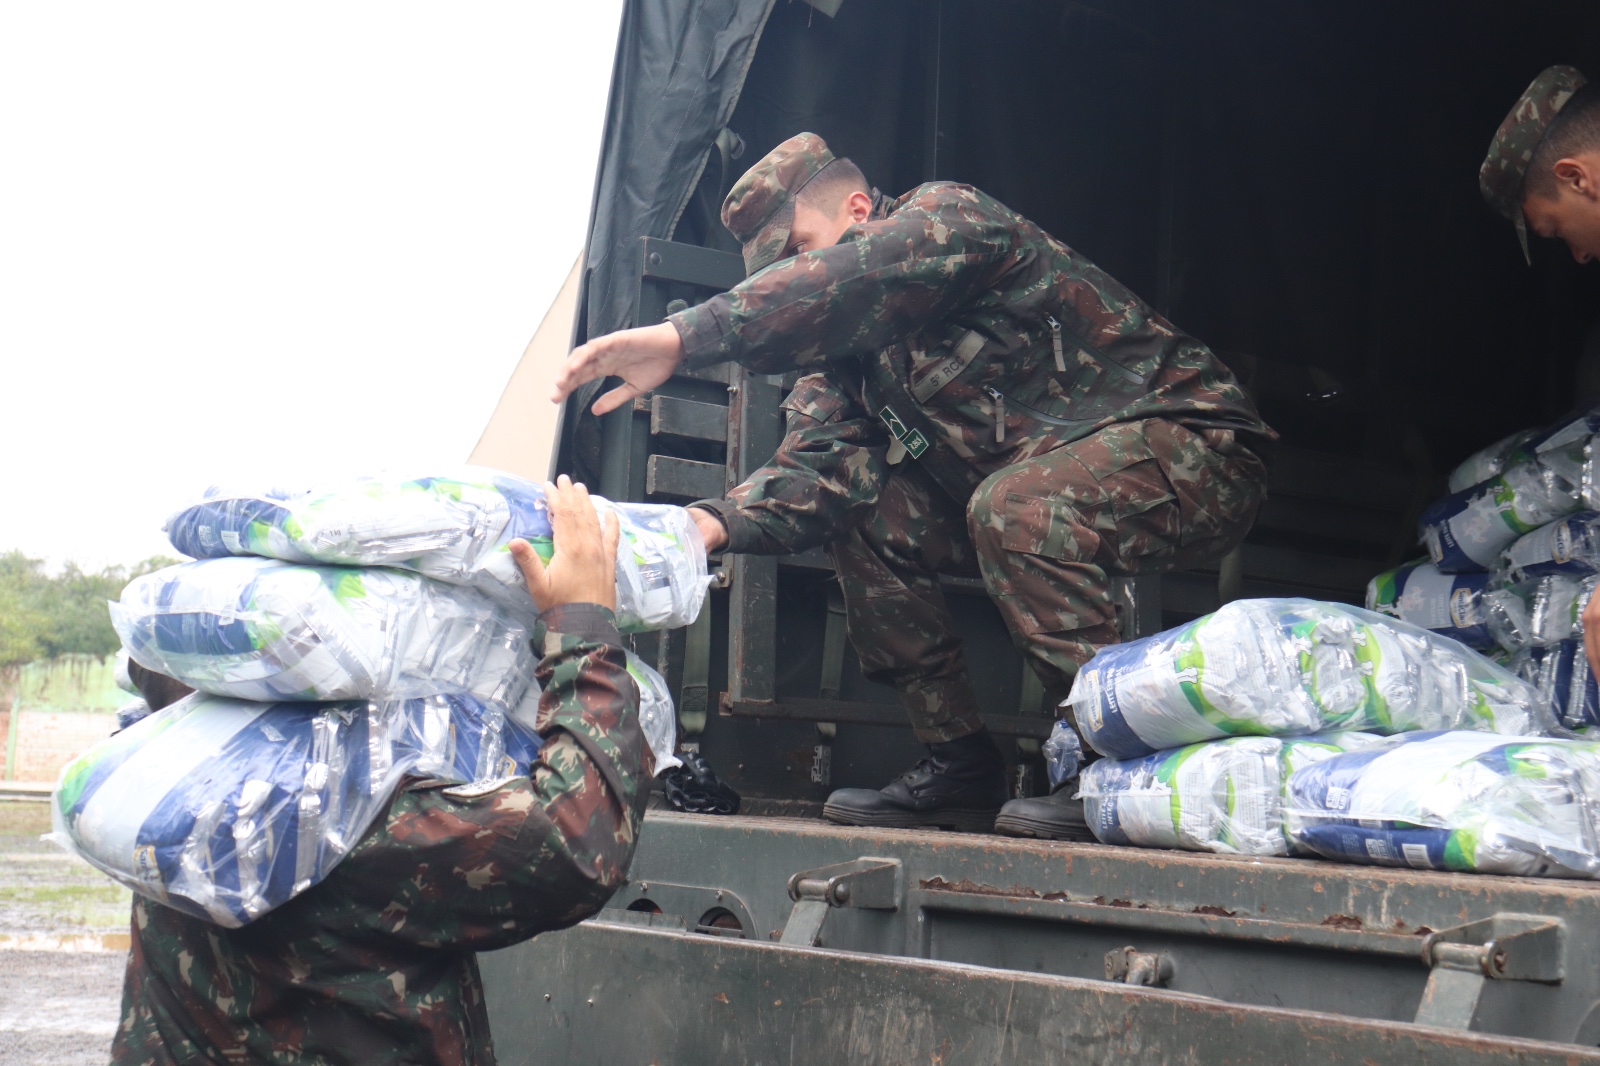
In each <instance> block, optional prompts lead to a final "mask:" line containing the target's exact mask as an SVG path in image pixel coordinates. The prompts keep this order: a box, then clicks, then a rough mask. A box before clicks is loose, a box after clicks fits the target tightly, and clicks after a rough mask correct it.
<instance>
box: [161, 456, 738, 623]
mask: <svg viewBox="0 0 1600 1066" xmlns="http://www.w3.org/2000/svg"><path fill="white" fill-rule="evenodd" d="M594 499H595V502H596V505H597V506H598V507H599V508H600V509H601V510H606V509H614V510H615V511H616V512H617V515H618V518H619V520H620V525H621V531H622V541H621V543H620V544H619V546H618V550H617V621H618V626H619V628H621V629H622V630H623V631H624V632H638V631H641V630H647V629H670V628H673V627H675V626H683V625H688V624H689V623H690V622H692V621H694V619H695V617H696V616H697V615H698V614H699V613H700V606H701V604H702V603H704V601H705V595H706V589H707V587H708V585H709V579H708V577H707V572H706V552H705V545H704V544H703V543H702V542H701V540H700V533H699V530H698V529H696V527H695V524H694V521H693V520H692V519H691V518H690V517H689V513H688V511H687V510H685V509H684V508H682V507H673V506H668V505H665V504H645V503H624V504H613V503H611V502H610V501H607V500H603V499H601V498H600V497H595V498H594ZM166 532H167V537H168V539H169V540H171V542H172V546H173V547H174V548H176V549H177V550H178V551H180V552H182V553H184V554H185V555H188V556H191V557H193V558H196V559H209V558H218V557H222V556H228V555H260V556H266V557H268V558H273V559H283V560H285V561H288V562H302V563H303V562H321V563H333V564H343V565H357V566H390V567H399V568H401V569H405V570H415V571H417V572H418V573H421V574H424V575H426V576H427V577H431V578H434V579H435V580H438V581H445V582H448V583H450V584H455V585H468V586H471V587H473V588H477V589H479V590H480V591H482V592H484V593H486V594H487V595H489V596H491V597H493V598H495V599H496V600H498V601H499V602H500V603H502V604H504V605H506V606H508V607H511V608H513V609H516V610H519V611H529V612H531V611H532V610H533V604H532V602H531V601H530V600H529V598H528V594H527V587H526V585H525V584H524V583H523V580H522V573H521V571H520V570H518V569H517V566H516V563H515V562H514V561H513V560H512V558H511V552H510V550H509V548H508V545H509V544H510V543H511V541H513V540H515V539H517V538H522V539H525V540H527V541H528V542H529V543H531V544H532V545H533V547H534V549H535V550H536V551H538V552H539V554H540V555H541V556H543V557H544V558H545V560H546V561H548V560H549V558H550V552H551V536H550V515H549V512H548V509H547V507H546V505H545V498H544V489H543V487H542V486H540V485H537V484H535V483H533V482H531V481H526V480H524V479H522V478H519V477H514V476H512V475H510V474H506V473H502V472H500V471H496V470H486V469H482V468H475V467H467V468H464V469H462V470H459V471H456V472H454V473H452V474H450V475H446V476H437V477H400V476H387V475H385V476H376V477H367V478H357V479H353V480H350V481H346V482H343V483H339V484H331V485H324V486H319V487H316V488H307V489H302V490H292V491H291V490H284V489H268V490H265V491H262V490H259V489H257V490H247V491H234V490H232V489H230V488H225V487H217V486H213V487H212V488H210V489H208V490H207V491H206V493H205V495H204V496H203V497H202V498H201V499H200V500H199V501H197V502H195V503H193V504H191V505H190V506H188V507H185V508H184V509H183V510H181V511H179V512H178V513H177V514H175V515H173V516H172V517H171V518H169V519H168V520H167V525H166Z"/></svg>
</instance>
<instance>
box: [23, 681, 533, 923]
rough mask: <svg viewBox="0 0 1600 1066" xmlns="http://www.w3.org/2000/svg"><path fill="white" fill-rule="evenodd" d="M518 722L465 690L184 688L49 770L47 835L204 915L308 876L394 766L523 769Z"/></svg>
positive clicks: (502, 773)
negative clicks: (287, 696) (367, 695)
mask: <svg viewBox="0 0 1600 1066" xmlns="http://www.w3.org/2000/svg"><path fill="white" fill-rule="evenodd" d="M539 746H540V742H539V738H538V736H537V735H536V734H534V733H533V732H532V731H531V730H529V729H527V728H525V727H523V726H522V725H519V724H518V723H516V722H515V721H513V720H510V719H507V718H505V717H504V716H503V715H501V714H500V713H499V711H498V710H497V709H495V708H492V707H486V706H485V705H484V704H482V703H480V702H479V701H477V700H475V699H473V698H471V697H469V696H433V697H429V698H427V699H414V700H404V701H400V700H394V701H389V702H383V703H368V702H360V701H349V702H342V703H253V702H247V701H244V700H232V699H222V698H219V697H216V696H208V695H204V694H198V693H197V694H195V695H193V696H189V697H186V698H185V699H183V700H180V701H179V702H178V703H175V704H173V705H172V706H170V707H166V708H163V709H162V710H160V711H157V712H156V713H155V714H152V715H149V716H148V717H145V718H143V719H140V720H139V721H138V722H135V723H134V724H133V725H132V726H130V727H128V728H127V729H124V730H122V731H120V732H118V733H116V734H114V735H112V736H111V737H110V738H108V739H106V740H103V741H101V742H100V743H99V744H97V745H95V746H94V747H93V748H91V749H90V750H89V751H88V752H86V753H84V754H83V755H81V756H79V757H78V758H77V759H75V760H74V761H72V762H71V763H69V764H68V765H67V767H66V768H65V769H64V770H63V771H62V774H61V780H60V783H59V784H58V785H57V788H56V793H55V796H54V797H53V802H52V812H51V813H52V820H53V822H54V825H55V832H54V834H53V839H54V840H56V841H57V842H58V843H60V844H61V845H63V846H64V847H67V848H69V849H70V850H72V851H75V852H76V853H77V854H79V855H81V856H82V857H83V858H84V859H86V860H87V861H88V862H89V863H90V864H91V865H93V866H94V867H96V868H97V869H99V870H101V871H102V872H103V873H105V874H107V875H109V876H110V877H112V878H114V879H116V880H117V881H120V882H121V883H122V884H124V885H126V886H128V887H129V888H130V889H132V890H133V891H135V892H137V893H139V894H140V895H143V896H145V897H147V898H149V899H152V900H154V901H156V902H157V903H162V904H165V905H166V906H169V907H175V908H177V909H178V910H180V911H183V912H184V913H186V914H191V915H194V916H195V917H198V918H205V919H208V920H210V921H213V922H216V923H217V924H218V925H223V926H229V927H236V926H240V925H244V924H246V923H248V922H251V921H253V920H255V919H256V918H259V917H260V916H261V915H263V914H265V913H266V912H267V911H269V910H271V909H272V908H274V907H277V906H279V905H281V904H283V903H284V902H286V901H288V900H289V899H291V898H293V897H294V896H297V895H299V894H300V893H301V892H304V891H305V890H306V889H307V888H310V887H311V886H312V885H314V884H316V883H317V882H319V881H321V880H322V879H323V878H324V877H326V876H327V874H328V873H329V871H331V870H332V869H333V867H334V866H335V865H336V864H337V863H338V862H339V860H340V859H342V858H343V857H344V856H345V854H346V853H348V852H349V850H350V849H351V848H352V847H354V846H355V844H356V842H357V841H359V840H360V839H361V837H362V836H363V835H364V834H365V833H366V831H367V828H368V827H369V826H370V825H371V824H372V820H373V819H374V818H375V817H377V815H378V814H379V813H380V812H381V811H382V810H383V809H384V808H385V807H386V806H387V804H388V802H389V798H390V796H391V795H392V794H393V792H394V790H395V787H396V786H397V785H398V784H399V783H400V781H401V779H402V778H404V777H407V776H411V777H422V778H429V779H433V780H437V781H441V782H469V781H494V780H496V779H501V780H503V779H504V778H507V777H512V776H517V775H523V774H527V773H528V768H529V766H530V764H531V763H532V761H533V759H534V757H535V755H536V753H537V752H538V749H539Z"/></svg>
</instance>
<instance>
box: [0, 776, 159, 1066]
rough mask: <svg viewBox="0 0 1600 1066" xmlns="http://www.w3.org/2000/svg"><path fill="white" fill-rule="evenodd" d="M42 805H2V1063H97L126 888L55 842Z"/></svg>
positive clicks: (110, 1011) (109, 1027) (113, 1005)
mask: <svg viewBox="0 0 1600 1066" xmlns="http://www.w3.org/2000/svg"><path fill="white" fill-rule="evenodd" d="M49 831H50V807H49V804H46V803H20V802H19V803H0V1066H35V1064H41V1063H49V1064H51V1066H58V1064H59V1066H90V1064H93V1066H101V1064H103V1063H105V1062H106V1060H107V1053H108V1050H109V1047H110V1043H111V1034H112V1032H113V1030H114V1029H115V1027H116V1023H117V1008H118V1004H119V1002H120V998H121V988H122V967H123V962H124V960H125V958H126V955H125V953H126V951H127V946H128V934H127V928H128V903H129V895H128V891H127V890H126V889H124V888H122V887H121V886H119V885H116V884H114V883H113V882H111V881H110V880H108V879H107V878H106V877H105V876H104V875H102V874H101V873H99V872H98V871H97V870H94V869H92V868H91V867H89V866H88V865H87V864H85V863H84V862H82V861H81V860H79V859H77V858H74V857H72V856H70V855H68V854H67V853H66V852H64V851H62V850H61V849H60V848H58V847H56V846H55V845H54V844H51V843H48V842H45V841H41V840H39V835H40V834H41V833H47V832H49Z"/></svg>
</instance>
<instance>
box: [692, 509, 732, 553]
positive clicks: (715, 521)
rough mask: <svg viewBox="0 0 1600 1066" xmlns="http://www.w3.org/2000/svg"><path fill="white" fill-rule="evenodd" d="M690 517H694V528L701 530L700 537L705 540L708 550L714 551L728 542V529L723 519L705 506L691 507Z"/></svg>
mask: <svg viewBox="0 0 1600 1066" xmlns="http://www.w3.org/2000/svg"><path fill="white" fill-rule="evenodd" d="M689 517H690V518H692V519H694V528H695V529H698V530H699V531H700V539H701V540H703V541H705V544H706V551H708V552H714V551H716V550H717V549H719V548H721V547H722V546H723V545H724V544H726V543H728V531H727V530H726V529H724V528H723V525H722V520H721V519H720V518H718V517H717V516H716V515H714V514H712V513H711V512H710V511H708V510H706V509H705V508H704V507H691V508H689Z"/></svg>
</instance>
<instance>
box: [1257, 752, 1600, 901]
mask: <svg viewBox="0 0 1600 1066" xmlns="http://www.w3.org/2000/svg"><path fill="white" fill-rule="evenodd" d="M1285 808H1286V815H1287V821H1288V825H1289V835H1290V838H1291V839H1292V840H1293V841H1294V844H1295V846H1296V847H1298V848H1302V849H1304V850H1306V851H1309V852H1312V853H1314V854H1317V855H1321V856H1324V857H1326V858H1329V859H1338V860H1342V861H1345V862H1359V863H1370V864H1375V865H1379V866H1411V867H1415V868H1417V869H1423V870H1468V871H1474V872H1477V873H1494V874H1514V875H1520V876H1535V877H1538V876H1543V877H1594V876H1596V875H1597V874H1600V849H1597V836H1600V744H1596V743H1593V742H1589V741H1581V740H1558V739H1551V738H1543V739H1525V740H1508V739H1507V738H1505V737H1496V736H1491V735H1488V734H1484V733H1463V732H1456V733H1417V734H1411V735H1408V736H1400V737H1392V738H1390V739H1389V740H1387V741H1385V742H1384V743H1383V744H1382V745H1381V746H1378V747H1374V748H1369V749H1367V750H1364V751H1356V752H1351V753H1348V754H1345V755H1336V756H1334V757H1332V758H1330V759H1327V760H1324V761H1322V762H1318V763H1313V764H1312V765H1309V766H1305V767H1301V768H1300V769H1299V770H1297V771H1295V773H1294V774H1293V776H1291V777H1290V778H1289V786H1288V792H1287V796H1286V799H1285Z"/></svg>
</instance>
